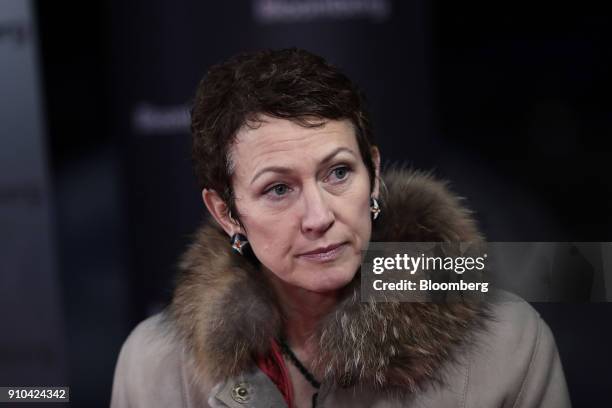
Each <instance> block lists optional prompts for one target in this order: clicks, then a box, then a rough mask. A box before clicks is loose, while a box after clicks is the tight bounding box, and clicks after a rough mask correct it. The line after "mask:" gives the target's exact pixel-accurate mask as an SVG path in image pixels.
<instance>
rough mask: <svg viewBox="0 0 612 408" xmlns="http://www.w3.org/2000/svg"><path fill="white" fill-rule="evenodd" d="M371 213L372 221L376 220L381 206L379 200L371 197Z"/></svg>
mask: <svg viewBox="0 0 612 408" xmlns="http://www.w3.org/2000/svg"><path fill="white" fill-rule="evenodd" d="M370 212H371V213H372V219H373V220H375V219H377V218H378V214H380V206H379V205H378V200H377V199H376V198H375V197H370Z"/></svg>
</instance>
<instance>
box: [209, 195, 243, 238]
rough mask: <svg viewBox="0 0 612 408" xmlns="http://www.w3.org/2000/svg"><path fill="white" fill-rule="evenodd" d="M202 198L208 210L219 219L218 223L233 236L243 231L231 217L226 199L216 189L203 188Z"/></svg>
mask: <svg viewBox="0 0 612 408" xmlns="http://www.w3.org/2000/svg"><path fill="white" fill-rule="evenodd" d="M202 200H203V201H204V204H205V205H206V208H207V209H208V212H209V213H210V215H212V217H213V218H214V219H215V221H217V224H219V225H220V226H221V228H223V230H224V231H225V232H226V233H227V234H228V235H229V236H230V237H231V236H232V235H234V234H235V233H237V232H241V229H240V226H239V225H238V223H237V222H236V221H234V220H232V219H231V218H230V217H229V209H228V208H227V204H225V201H223V199H222V198H221V197H220V196H219V194H218V193H217V192H216V191H215V190H211V189H207V188H205V189H204V190H202Z"/></svg>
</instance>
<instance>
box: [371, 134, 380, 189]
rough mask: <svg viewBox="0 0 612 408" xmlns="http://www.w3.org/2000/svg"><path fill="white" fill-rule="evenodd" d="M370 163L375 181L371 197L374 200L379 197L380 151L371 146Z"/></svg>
mask: <svg viewBox="0 0 612 408" xmlns="http://www.w3.org/2000/svg"><path fill="white" fill-rule="evenodd" d="M371 151H372V161H373V162H374V170H375V173H376V179H375V180H374V189H373V191H372V196H373V197H375V198H379V197H380V151H379V150H378V147H376V146H372V149H371Z"/></svg>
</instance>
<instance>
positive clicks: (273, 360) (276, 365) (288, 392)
mask: <svg viewBox="0 0 612 408" xmlns="http://www.w3.org/2000/svg"><path fill="white" fill-rule="evenodd" d="M257 366H258V367H259V369H260V370H261V371H263V372H264V373H266V375H267V376H268V377H269V378H270V380H272V382H273V383H274V384H276V388H278V390H279V391H280V393H281V394H282V395H283V398H284V399H285V402H286V403H287V406H288V407H289V408H293V386H292V385H291V379H290V378H289V371H288V370H287V366H286V365H285V359H283V353H282V352H281V349H280V346H279V345H278V343H277V342H276V340H274V339H273V340H272V342H271V347H270V353H269V354H268V355H267V356H260V357H258V358H257Z"/></svg>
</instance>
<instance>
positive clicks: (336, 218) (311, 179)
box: [230, 116, 380, 292]
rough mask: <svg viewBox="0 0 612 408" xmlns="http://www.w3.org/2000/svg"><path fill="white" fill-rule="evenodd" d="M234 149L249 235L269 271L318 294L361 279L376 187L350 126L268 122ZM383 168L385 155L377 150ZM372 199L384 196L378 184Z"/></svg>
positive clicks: (242, 135) (241, 137) (237, 189)
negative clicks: (373, 186) (381, 154)
mask: <svg viewBox="0 0 612 408" xmlns="http://www.w3.org/2000/svg"><path fill="white" fill-rule="evenodd" d="M262 120H263V122H262V124H261V126H259V127H257V128H255V129H252V128H249V127H243V128H242V129H241V130H240V131H239V132H238V134H237V137H236V143H235V144H234V145H233V146H232V150H231V152H230V153H231V157H232V162H233V163H234V177H233V181H232V182H233V188H234V193H235V196H236V208H237V210H238V212H239V213H240V215H241V220H242V223H243V225H244V227H245V231H243V233H245V235H246V236H247V238H248V240H249V244H250V245H251V248H252V250H253V252H254V253H255V255H256V256H257V258H258V259H259V260H260V261H261V263H262V264H263V266H264V269H265V270H266V271H267V272H268V273H271V274H273V275H274V276H275V277H276V278H278V279H279V280H280V281H282V282H284V283H286V284H290V285H293V286H297V287H300V288H303V289H306V290H309V291H314V292H328V291H333V290H337V289H340V288H342V287H343V286H345V285H346V284H348V283H349V282H350V281H351V280H352V279H353V277H354V275H355V273H356V271H357V269H358V268H359V264H360V262H361V251H362V249H363V248H365V246H366V245H367V243H368V241H369V240H370V234H371V229H372V225H371V214H370V195H371V194H370V180H369V176H368V171H367V168H366V166H365V164H364V163H363V160H362V159H361V155H360V153H359V147H358V144H357V139H356V136H355V131H354V128H353V126H352V125H351V123H350V122H349V121H327V122H326V123H325V125H324V126H320V127H315V128H306V127H303V126H300V125H298V124H296V123H293V122H291V121H289V120H284V119H277V118H272V117H268V116H263V117H262ZM373 154H374V161H375V164H376V168H377V174H378V167H379V162H380V160H379V157H378V150H377V149H376V148H373ZM372 195H373V196H375V197H377V196H378V183H376V186H375V189H374V191H373V192H372Z"/></svg>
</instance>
